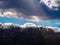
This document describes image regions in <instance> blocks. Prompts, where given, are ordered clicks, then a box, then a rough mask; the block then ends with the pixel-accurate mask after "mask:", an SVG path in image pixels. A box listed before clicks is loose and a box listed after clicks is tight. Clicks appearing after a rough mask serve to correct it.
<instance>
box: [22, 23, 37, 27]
mask: <svg viewBox="0 0 60 45" xmlns="http://www.w3.org/2000/svg"><path fill="white" fill-rule="evenodd" d="M21 27H37V26H36V25H35V24H34V23H30V22H27V23H25V24H24V25H21Z"/></svg>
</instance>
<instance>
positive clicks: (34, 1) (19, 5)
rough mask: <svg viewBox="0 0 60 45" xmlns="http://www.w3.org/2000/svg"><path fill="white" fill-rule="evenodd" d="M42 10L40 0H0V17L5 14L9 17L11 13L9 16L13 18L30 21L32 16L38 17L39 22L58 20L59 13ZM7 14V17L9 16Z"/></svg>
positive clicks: (59, 17)
mask: <svg viewBox="0 0 60 45" xmlns="http://www.w3.org/2000/svg"><path fill="white" fill-rule="evenodd" d="M44 8H45V7H43V8H42V6H41V4H40V0H0V9H1V10H0V13H1V14H0V15H3V14H6V13H7V12H8V14H9V15H10V13H11V12H13V14H12V13H11V15H13V16H14V15H15V17H18V18H21V17H22V18H26V19H30V20H31V17H34V16H35V17H39V19H40V20H45V19H46V20H47V19H60V16H59V14H60V13H59V11H57V13H55V11H52V12H50V11H47V9H46V10H45V9H44ZM11 9H12V11H11ZM8 14H7V16H9V15H8ZM57 14H58V15H57ZM13 16H11V17H13ZM32 19H33V18H32Z"/></svg>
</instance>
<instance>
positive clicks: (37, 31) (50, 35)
mask: <svg viewBox="0 0 60 45" xmlns="http://www.w3.org/2000/svg"><path fill="white" fill-rule="evenodd" d="M59 42H60V33H55V32H54V31H53V30H52V29H48V31H47V29H46V28H43V27H28V28H27V27H26V28H22V27H19V26H14V25H12V26H10V28H4V27H3V26H2V24H0V45H58V44H60V43H59Z"/></svg>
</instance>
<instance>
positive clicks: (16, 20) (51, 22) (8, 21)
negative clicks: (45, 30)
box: [0, 17, 60, 28]
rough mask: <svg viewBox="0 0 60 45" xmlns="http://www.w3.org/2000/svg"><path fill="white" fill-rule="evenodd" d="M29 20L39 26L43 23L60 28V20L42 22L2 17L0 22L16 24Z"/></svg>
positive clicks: (44, 25)
mask: <svg viewBox="0 0 60 45" xmlns="http://www.w3.org/2000/svg"><path fill="white" fill-rule="evenodd" d="M27 22H30V23H34V24H36V25H37V26H39V25H41V26H43V27H46V26H53V27H59V28H60V24H58V22H60V21H59V20H45V21H41V22H35V21H28V20H25V19H18V18H8V17H0V23H15V24H19V25H23V24H25V23H27Z"/></svg>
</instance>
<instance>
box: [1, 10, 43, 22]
mask: <svg viewBox="0 0 60 45" xmlns="http://www.w3.org/2000/svg"><path fill="white" fill-rule="evenodd" d="M0 16H1V17H4V16H5V17H9V18H19V19H26V20H28V21H35V22H39V21H42V19H41V18H40V17H39V16H27V15H25V14H24V13H22V12H18V11H16V10H15V9H6V10H2V9H0Z"/></svg>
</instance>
